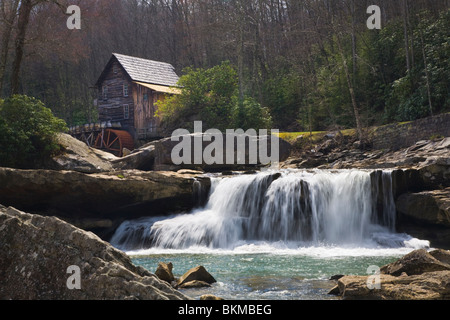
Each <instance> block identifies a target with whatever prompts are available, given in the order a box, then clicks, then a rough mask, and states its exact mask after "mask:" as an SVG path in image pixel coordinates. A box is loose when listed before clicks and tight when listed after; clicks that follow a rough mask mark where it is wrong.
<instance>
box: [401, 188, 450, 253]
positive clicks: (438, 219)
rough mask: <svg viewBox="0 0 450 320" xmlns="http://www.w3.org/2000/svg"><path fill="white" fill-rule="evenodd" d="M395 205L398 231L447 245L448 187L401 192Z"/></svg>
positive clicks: (449, 220)
mask: <svg viewBox="0 0 450 320" xmlns="http://www.w3.org/2000/svg"><path fill="white" fill-rule="evenodd" d="M396 207H397V212H398V229H399V231H402V232H406V233H408V234H410V235H412V236H414V237H417V238H420V239H427V240H429V241H430V243H431V245H432V246H434V247H441V248H446V249H447V248H450V188H446V189H437V190H432V191H423V192H417V193H405V194H402V195H400V196H399V197H398V199H397V200H396Z"/></svg>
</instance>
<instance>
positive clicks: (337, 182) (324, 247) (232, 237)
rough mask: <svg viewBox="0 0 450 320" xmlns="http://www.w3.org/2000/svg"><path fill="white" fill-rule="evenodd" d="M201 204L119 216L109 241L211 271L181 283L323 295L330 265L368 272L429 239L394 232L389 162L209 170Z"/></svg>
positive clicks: (250, 293) (233, 291) (138, 259)
mask: <svg viewBox="0 0 450 320" xmlns="http://www.w3.org/2000/svg"><path fill="white" fill-rule="evenodd" d="M211 180H212V185H211V190H210V194H209V198H208V201H207V204H206V205H205V206H204V207H201V208H197V209H195V210H192V211H191V212H188V213H185V214H178V215H174V216H170V217H167V216H165V217H157V216H152V217H149V218H142V219H138V220H133V221H125V222H124V223H123V224H122V225H121V226H120V227H119V228H118V229H117V231H116V233H115V234H114V236H113V237H112V239H111V243H112V244H113V245H114V246H116V247H117V248H119V249H121V250H124V251H125V252H127V253H128V254H129V255H130V256H131V257H132V260H133V262H134V263H135V264H138V265H142V266H143V267H145V268H147V269H149V270H150V271H151V272H154V271H155V270H156V267H157V265H158V262H160V261H164V262H172V263H173V264H174V270H173V271H174V274H175V276H181V275H182V274H183V273H184V272H185V271H187V270H188V269H190V268H192V267H195V266H197V265H203V266H204V267H205V268H206V269H207V270H208V271H209V272H210V273H211V274H212V275H213V276H214V277H215V278H216V280H217V283H215V284H214V285H213V286H212V287H211V288H204V289H189V290H185V293H186V294H188V295H191V296H193V297H198V296H200V295H201V294H205V293H212V294H215V295H218V296H221V297H224V298H226V299H252V300H253V299H283V300H284V299H330V298H332V297H331V296H329V295H327V292H328V291H329V289H330V288H331V287H332V286H333V285H334V282H332V281H329V280H328V279H329V278H330V277H331V276H333V275H336V274H357V275H367V274H368V269H369V267H371V266H379V267H381V266H383V265H385V264H387V263H390V262H392V261H395V260H396V259H397V258H399V257H401V256H403V255H405V254H406V253H408V252H410V251H412V250H414V249H417V248H427V247H428V246H429V242H428V241H426V240H421V239H416V238H413V237H411V236H409V235H407V234H399V233H396V232H395V224H396V210H395V203H394V197H393V190H392V187H393V186H392V177H391V173H390V172H389V171H373V172H372V171H364V170H337V171H329V170H326V171H324V170H311V171H301V170H285V171H266V172H261V173H258V174H253V175H245V174H243V175H236V176H228V177H212V178H211Z"/></svg>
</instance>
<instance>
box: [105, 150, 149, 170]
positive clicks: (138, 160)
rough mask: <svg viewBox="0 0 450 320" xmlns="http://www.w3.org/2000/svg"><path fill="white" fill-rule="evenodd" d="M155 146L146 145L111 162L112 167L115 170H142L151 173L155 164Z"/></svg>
mask: <svg viewBox="0 0 450 320" xmlns="http://www.w3.org/2000/svg"><path fill="white" fill-rule="evenodd" d="M155 157H156V152H155V146H154V145H152V144H147V145H145V146H143V147H140V148H138V149H136V150H134V151H133V152H131V153H130V154H128V155H126V156H124V157H122V158H117V159H114V160H112V161H111V164H112V167H113V168H114V169H116V170H133V169H136V170H143V171H151V170H153V166H154V163H155Z"/></svg>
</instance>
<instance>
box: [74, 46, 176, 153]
mask: <svg viewBox="0 0 450 320" xmlns="http://www.w3.org/2000/svg"><path fill="white" fill-rule="evenodd" d="M178 79H179V77H178V75H177V74H176V73H175V70H174V67H173V66H172V65H171V64H169V63H165V62H159V61H153V60H147V59H142V58H136V57H131V56H126V55H122V54H117V53H113V54H112V56H111V58H110V59H109V61H108V63H107V64H106V66H105V68H104V69H103V72H102V73H101V75H100V77H99V78H98V80H97V82H96V84H95V88H96V91H97V99H95V101H94V104H95V105H96V106H97V108H98V114H99V123H96V124H87V125H84V126H78V127H71V131H70V132H71V134H72V135H73V136H75V137H77V138H78V139H80V140H82V141H84V142H86V143H87V144H88V145H89V146H91V147H95V148H99V149H104V150H106V151H109V152H112V153H114V154H115V155H117V156H122V155H123V150H124V148H126V149H129V150H133V149H134V147H135V143H136V142H137V141H138V140H147V139H157V138H160V137H162V135H161V131H160V120H159V118H158V117H156V116H155V113H156V110H157V106H156V102H157V101H163V100H164V99H165V98H166V97H167V96H168V95H173V94H179V93H180V92H181V91H180V89H179V88H177V82H178Z"/></svg>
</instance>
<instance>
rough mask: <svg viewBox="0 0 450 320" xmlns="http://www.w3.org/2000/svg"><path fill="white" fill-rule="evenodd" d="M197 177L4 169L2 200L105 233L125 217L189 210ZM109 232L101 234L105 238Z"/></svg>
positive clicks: (1, 170)
mask: <svg viewBox="0 0 450 320" xmlns="http://www.w3.org/2000/svg"><path fill="white" fill-rule="evenodd" d="M196 176H197V175H196V174H195V173H183V174H181V173H176V172H142V171H136V170H125V171H116V172H104V173H95V174H94V173H93V174H86V173H81V172H76V171H54V170H18V169H8V168H0V203H2V204H3V205H6V206H12V207H15V208H18V209H19V210H23V211H27V212H31V213H39V214H43V215H46V216H47V215H55V216H58V217H60V218H63V219H64V220H66V221H68V222H70V223H72V224H74V225H76V226H78V227H80V228H83V229H87V230H89V231H95V232H96V233H97V234H98V235H101V236H102V233H105V232H106V233H108V232H109V231H111V230H113V229H114V228H115V227H117V225H118V224H120V223H121V222H122V221H123V220H124V219H134V218H138V217H140V216H158V215H159V216H161V215H165V214H167V213H168V212H180V211H183V210H189V209H191V208H192V206H194V205H195V204H196V201H197V200H196V198H195V193H196V192H197V191H198V190H197V189H199V188H198V187H196V186H195V182H196V181H199V179H200V180H201V179H202V178H201V177H199V178H198V179H197V178H196ZM202 185H203V186H204V187H205V192H207V191H208V186H209V179H206V178H205V179H203V180H202ZM106 233H105V237H103V236H102V238H107V236H108V234H106Z"/></svg>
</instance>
